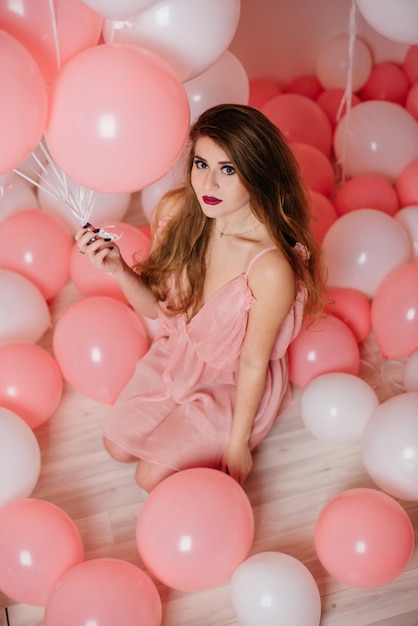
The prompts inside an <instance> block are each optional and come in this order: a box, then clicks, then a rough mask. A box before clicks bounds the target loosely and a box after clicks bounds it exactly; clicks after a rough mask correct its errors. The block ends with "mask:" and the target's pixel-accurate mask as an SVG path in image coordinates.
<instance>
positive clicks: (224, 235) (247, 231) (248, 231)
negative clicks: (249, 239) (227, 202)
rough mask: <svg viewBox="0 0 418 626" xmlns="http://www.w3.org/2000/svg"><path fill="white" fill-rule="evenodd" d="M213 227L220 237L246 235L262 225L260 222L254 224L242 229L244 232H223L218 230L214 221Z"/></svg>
mask: <svg viewBox="0 0 418 626" xmlns="http://www.w3.org/2000/svg"><path fill="white" fill-rule="evenodd" d="M213 225H214V227H215V230H216V232H217V233H219V235H220V237H221V239H222V237H240V236H241V235H246V234H247V233H252V232H253V230H257V228H260V226H262V224H257V226H254V227H253V228H250V229H249V230H244V232H242V233H224V232H223V231H222V230H219V228H217V226H216V222H214V224H213Z"/></svg>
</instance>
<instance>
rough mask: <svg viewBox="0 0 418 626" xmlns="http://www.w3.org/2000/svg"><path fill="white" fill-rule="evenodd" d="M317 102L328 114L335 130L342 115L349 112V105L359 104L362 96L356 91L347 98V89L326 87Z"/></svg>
mask: <svg viewBox="0 0 418 626" xmlns="http://www.w3.org/2000/svg"><path fill="white" fill-rule="evenodd" d="M316 102H317V104H319V106H320V107H321V109H322V110H323V111H324V113H325V114H326V115H327V117H328V119H329V121H330V122H331V127H332V130H333V131H334V129H335V127H336V125H337V123H338V122H339V121H340V119H341V117H342V116H343V115H344V114H345V113H346V112H347V105H348V104H349V105H350V107H354V106H355V105H356V104H359V102H360V98H358V96H356V94H354V93H353V94H351V95H349V98H346V97H345V89H326V90H325V91H323V92H322V93H321V94H320V95H319V96H318V98H317V100H316Z"/></svg>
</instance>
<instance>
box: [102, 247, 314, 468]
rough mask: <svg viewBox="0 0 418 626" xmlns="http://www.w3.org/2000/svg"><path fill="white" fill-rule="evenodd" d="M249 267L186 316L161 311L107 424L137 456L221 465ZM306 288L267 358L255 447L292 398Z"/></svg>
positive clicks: (177, 464)
mask: <svg viewBox="0 0 418 626" xmlns="http://www.w3.org/2000/svg"><path fill="white" fill-rule="evenodd" d="M274 249H275V248H274V247H270V248H266V249H265V250H262V251H261V252H260V253H258V254H257V255H256V256H255V257H254V258H253V259H252V261H251V263H250V265H249V267H248V268H247V271H246V272H245V274H241V275H239V276H237V277H236V278H235V279H233V280H232V281H230V282H229V283H227V284H226V285H224V286H223V287H222V288H221V289H219V291H217V292H216V293H215V294H213V295H212V297H211V298H210V299H209V300H208V301H207V302H206V303H205V304H204V306H203V307H202V308H201V309H200V311H199V312H198V313H197V314H196V315H195V316H194V317H193V318H192V320H191V321H190V322H189V323H187V322H186V318H185V316H184V315H178V316H175V317H168V316H166V315H164V314H163V313H162V312H161V313H160V326H159V330H158V333H157V335H156V336H155V338H154V340H153V342H152V345H151V347H150V349H149V351H148V352H147V353H146V354H145V355H144V356H143V357H142V359H141V360H140V361H139V362H138V364H137V367H136V370H135V373H134V375H133V377H132V379H131V380H130V381H129V383H128V384H127V386H126V387H125V388H124V389H123V390H122V392H121V394H120V396H119V397H118V399H117V400H116V402H115V404H114V406H113V408H112V410H111V413H110V416H109V418H108V420H107V423H106V425H105V435H106V437H107V438H108V439H110V440H111V441H113V442H115V443H117V444H119V445H120V446H122V447H123V448H124V449H126V450H127V451H129V452H130V453H131V454H133V455H134V456H136V457H138V458H143V459H146V460H148V461H153V462H155V463H160V464H163V465H167V466H169V467H170V468H173V469H175V470H181V469H186V468H190V467H215V468H216V467H219V465H220V462H221V459H222V456H223V452H224V450H225V448H226V446H227V444H228V441H229V437H230V431H231V425H232V419H233V411H234V402H235V392H236V380H237V372H238V364H239V355H240V349H241V344H242V342H243V339H244V335H245V331H246V327H247V319H248V312H249V310H250V309H251V307H252V305H253V303H254V302H255V298H254V296H253V294H252V292H251V290H250V287H249V285H248V274H249V272H250V270H251V267H252V265H253V264H254V263H255V262H256V261H257V259H258V258H259V257H260V256H261V255H262V254H265V253H266V252H268V251H270V250H274ZM305 300H306V290H305V287H304V286H303V285H302V283H301V282H300V281H299V287H298V292H297V295H296V298H295V300H294V302H293V305H292V307H291V309H290V311H289V313H288V315H287V317H286V318H285V320H284V322H283V324H282V326H281V328H280V331H279V334H278V337H277V340H276V343H275V346H274V348H273V351H272V354H271V360H270V363H269V368H268V374H267V382H266V388H265V391H264V394H263V396H262V399H261V402H260V405H259V408H258V411H257V414H256V416H255V419H254V423H253V430H252V434H251V439H250V446H251V448H254V447H255V446H256V445H257V444H258V443H259V442H260V441H261V440H262V439H263V438H264V437H265V436H266V435H267V433H268V432H269V430H270V428H271V427H272V426H273V424H274V422H275V420H276V418H277V417H278V414H279V411H280V409H281V408H282V407H283V405H284V402H285V401H286V400H288V399H289V394H290V386H289V382H288V372H287V357H286V351H287V348H288V346H289V343H290V342H291V341H292V340H293V339H294V338H295V337H296V335H297V334H298V332H299V330H300V328H301V324H302V317H303V309H304V304H305Z"/></svg>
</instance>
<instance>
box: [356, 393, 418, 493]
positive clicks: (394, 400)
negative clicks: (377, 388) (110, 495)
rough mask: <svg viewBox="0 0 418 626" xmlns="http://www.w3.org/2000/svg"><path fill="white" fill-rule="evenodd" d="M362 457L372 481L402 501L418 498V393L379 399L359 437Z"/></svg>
mask: <svg viewBox="0 0 418 626" xmlns="http://www.w3.org/2000/svg"><path fill="white" fill-rule="evenodd" d="M362 456H363V462H364V465H365V467H366V470H367V472H368V474H369V475H370V477H371V478H372V480H374V482H375V483H376V485H378V487H380V488H381V489H382V490H383V491H386V492H387V493H388V494H390V495H391V496H394V497H395V498H401V499H402V500H412V501H415V500H418V392H409V393H408V392H407V393H402V394H400V395H397V396H393V397H391V398H389V400H386V401H385V402H382V404H380V405H379V406H378V407H377V408H376V409H375V411H374V412H373V414H372V416H371V418H370V420H369V422H368V424H367V427H366V429H365V431H364V435H363V440H362Z"/></svg>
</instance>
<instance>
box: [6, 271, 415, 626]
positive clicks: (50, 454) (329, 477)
mask: <svg viewBox="0 0 418 626" xmlns="http://www.w3.org/2000/svg"><path fill="white" fill-rule="evenodd" d="M79 297H80V294H79V293H78V292H77V290H76V288H75V287H74V285H72V284H71V283H69V284H67V285H66V287H65V288H64V289H63V290H62V292H61V294H60V295H59V297H58V298H57V299H56V302H54V304H53V309H52V310H53V320H54V321H56V320H57V319H59V317H60V315H62V313H63V311H64V310H66V308H67V307H68V305H69V304H70V303H71V302H73V301H75V300H76V299H77V298H79ZM40 343H41V345H43V346H44V347H47V348H48V349H49V348H50V346H51V333H49V334H48V335H47V336H45V337H44V338H43V339H42V341H41V342H40ZM401 372H402V363H396V362H395V363H391V362H387V363H385V365H384V364H383V363H382V362H381V361H380V359H379V358H378V356H376V354H375V349H374V345H373V341H372V338H370V339H369V340H368V342H367V343H366V345H365V346H364V347H363V365H362V376H363V377H364V378H365V379H366V380H368V382H370V384H372V386H373V387H374V388H375V390H376V392H377V393H378V396H379V399H380V400H381V401H383V400H385V399H387V398H388V397H390V396H391V395H393V394H396V393H400V392H402V386H401V384H400V380H401V379H402V376H401ZM300 393H301V390H300V389H295V394H294V400H293V403H292V404H291V405H290V406H289V407H288V409H287V410H286V411H285V413H283V415H282V416H281V418H280V420H279V421H278V422H277V423H276V425H275V427H274V428H273V430H272V432H271V433H270V435H269V436H268V438H267V439H266V440H265V441H264V442H263V443H262V444H261V445H260V446H259V448H258V449H257V450H256V452H255V455H254V461H255V465H254V469H253V472H252V474H251V476H250V477H249V479H248V481H247V483H246V486H245V490H246V492H247V494H248V496H249V499H250V501H251V504H252V506H253V510H254V515H255V529H256V530H255V540H254V544H253V548H252V554H254V553H258V552H263V551H267V550H277V551H280V552H285V553H287V554H290V555H292V556H293V557H295V558H297V559H299V560H300V561H301V562H302V563H304V564H305V565H306V566H307V567H308V568H309V570H310V571H311V573H312V574H313V576H314V578H315V580H316V582H317V585H318V587H319V590H320V593H321V597H322V621H321V626H372V625H373V626H377V625H379V626H417V625H418V549H416V550H415V553H414V555H413V557H412V559H411V561H410V563H409V565H408V567H407V568H406V570H405V571H404V572H403V573H402V574H401V575H400V576H399V577H398V578H397V579H396V580H394V581H393V582H392V583H390V584H388V585H385V586H384V587H380V588H376V589H370V590H362V589H355V588H350V587H347V586H345V585H344V584H341V583H340V582H338V581H336V580H334V579H333V578H332V577H330V576H329V575H328V574H327V573H326V572H325V570H324V569H323V567H322V566H321V564H320V563H319V561H318V558H317V557H316V554H315V550H314V544H313V530H314V525H315V521H316V518H317V516H318V514H319V512H320V510H321V509H322V507H323V506H324V505H325V503H326V502H327V501H328V500H329V499H330V498H332V497H333V496H335V495H336V494H338V493H339V492H341V491H343V490H346V489H349V488H352V487H375V485H374V484H373V483H372V481H371V480H370V479H369V477H368V475H367V474H366V472H365V469H364V467H363V464H362V461H361V455H360V448H359V445H357V444H353V445H348V446H334V445H330V444H325V443H321V442H319V441H317V440H315V439H314V438H313V437H312V436H311V435H310V434H309V433H308V432H307V430H306V429H305V428H304V426H303V423H302V420H301V417H300V411H299V399H300ZM108 411H109V407H108V406H106V405H103V404H101V403H98V402H96V401H93V400H91V399H89V398H87V397H84V396H82V395H80V394H79V393H77V392H75V391H74V390H73V389H71V388H69V387H68V386H67V387H66V389H65V393H64V396H63V399H62V402H61V404H60V407H59V409H58V410H57V412H56V414H55V415H54V416H53V417H52V418H51V419H50V420H49V421H48V422H47V423H46V424H44V425H43V426H41V427H40V428H39V429H37V431H36V434H37V436H38V439H39V442H40V446H41V450H42V471H41V476H40V479H39V483H38V485H37V487H36V489H35V491H34V492H33V494H32V495H33V497H36V498H43V499H46V500H49V501H50V502H53V503H54V504H56V505H58V506H59V507H61V508H62V509H63V510H64V511H65V512H66V513H68V514H69V515H70V517H71V518H72V520H73V521H74V522H75V524H76V525H77V527H78V529H79V531H80V533H81V535H82V539H83V542H84V546H85V551H86V559H92V558H96V557H114V558H119V559H124V560H126V561H129V562H132V563H134V564H136V565H139V566H142V563H141V561H140V558H139V555H138V552H137V549H136V541H135V526H136V520H137V516H138V513H139V511H140V509H141V506H142V503H143V501H144V496H143V494H142V493H141V491H140V490H139V489H138V488H137V487H136V485H135V483H134V477H133V472H134V467H133V466H125V465H122V464H119V463H117V462H115V461H113V460H112V459H110V458H109V457H108V455H107V454H106V452H105V451H104V450H103V448H102V440H101V432H102V427H103V423H104V420H105V419H106V416H107V413H108ZM402 505H403V506H404V507H405V509H406V511H407V512H408V514H409V516H410V518H411V520H412V523H413V525H414V528H415V530H416V531H417V530H418V503H411V502H402ZM157 586H158V590H159V591H160V594H161V598H162V601H163V621H162V626H233V625H238V624H239V622H238V620H237V618H236V617H235V614H234V610H233V607H232V605H231V600H230V591H229V583H228V581H227V582H225V583H224V584H222V585H220V586H218V587H216V588H214V589H211V590H208V591H205V592H201V593H183V592H178V591H174V590H171V589H168V588H166V587H164V586H163V585H161V584H159V583H158V584H157ZM0 607H1V608H0V626H6V625H7V624H10V625H11V626H42V625H43V609H42V608H38V607H31V606H26V605H19V604H15V603H13V602H12V601H10V600H8V599H7V598H4V597H1V595H0ZM3 607H8V608H7V613H6V610H5V609H4V608H3ZM115 626H119V625H116V624H115ZM120 626H123V625H122V624H121V625H120ZM277 626H280V625H279V624H278V625H277Z"/></svg>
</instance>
